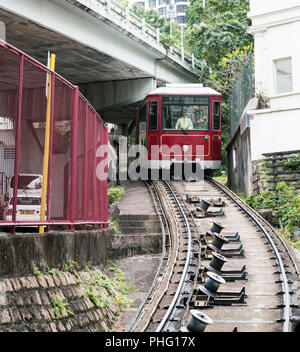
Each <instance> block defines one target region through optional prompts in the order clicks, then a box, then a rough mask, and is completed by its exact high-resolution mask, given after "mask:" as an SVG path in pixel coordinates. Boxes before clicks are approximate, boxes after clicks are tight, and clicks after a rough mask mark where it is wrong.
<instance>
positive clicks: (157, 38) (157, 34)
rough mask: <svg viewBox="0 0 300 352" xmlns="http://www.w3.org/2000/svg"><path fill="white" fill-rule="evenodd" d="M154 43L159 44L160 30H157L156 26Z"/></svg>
mask: <svg viewBox="0 0 300 352" xmlns="http://www.w3.org/2000/svg"><path fill="white" fill-rule="evenodd" d="M156 43H157V45H159V44H160V31H159V28H156Z"/></svg>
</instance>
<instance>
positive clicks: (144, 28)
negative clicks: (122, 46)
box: [142, 18, 146, 36]
mask: <svg viewBox="0 0 300 352" xmlns="http://www.w3.org/2000/svg"><path fill="white" fill-rule="evenodd" d="M145 34H146V23H145V19H144V18H142V35H143V36H144V35H145Z"/></svg>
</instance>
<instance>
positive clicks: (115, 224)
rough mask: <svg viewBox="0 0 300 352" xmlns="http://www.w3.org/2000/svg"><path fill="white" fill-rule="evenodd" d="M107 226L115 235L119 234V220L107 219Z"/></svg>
mask: <svg viewBox="0 0 300 352" xmlns="http://www.w3.org/2000/svg"><path fill="white" fill-rule="evenodd" d="M108 223H109V226H110V227H111V228H112V229H113V231H114V234H115V235H119V234H120V229H119V222H118V219H116V220H111V219H108Z"/></svg>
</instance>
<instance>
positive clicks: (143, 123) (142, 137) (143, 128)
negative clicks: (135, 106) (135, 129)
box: [139, 104, 147, 145]
mask: <svg viewBox="0 0 300 352" xmlns="http://www.w3.org/2000/svg"><path fill="white" fill-rule="evenodd" d="M146 133H147V104H144V106H143V107H142V108H141V110H140V112H139V144H141V145H146Z"/></svg>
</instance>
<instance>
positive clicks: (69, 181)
mask: <svg viewBox="0 0 300 352" xmlns="http://www.w3.org/2000/svg"><path fill="white" fill-rule="evenodd" d="M0 67H1V69H0V116H1V119H2V124H1V125H0V151H1V148H3V149H4V153H0V173H1V180H2V182H1V183H2V184H3V182H4V180H5V187H3V186H2V187H1V188H0V192H1V194H0V231H1V230H3V229H4V228H7V227H10V228H12V232H14V231H15V227H16V226H31V227H32V226H36V225H45V226H48V227H50V226H51V225H56V226H57V225H60V226H65V227H67V228H69V229H73V228H74V226H81V227H82V226H85V227H86V225H87V224H90V225H91V226H93V227H95V226H100V227H106V226H107V224H108V201H107V176H106V171H105V170H106V169H105V168H107V166H106V165H105V162H106V161H105V160H104V158H105V156H106V155H107V140H108V133H107V127H106V125H105V124H104V122H103V121H102V120H101V118H100V116H99V115H98V114H97V113H96V111H95V110H94V109H93V107H92V106H91V104H90V103H89V102H88V101H87V100H86V99H85V98H84V96H83V95H82V94H81V93H79V90H78V87H76V86H74V85H72V84H71V83H70V82H68V81H66V80H65V79H64V78H63V77H61V76H59V75H58V74H56V73H55V72H53V71H51V70H49V69H48V68H47V67H45V66H44V65H42V64H40V63H39V62H38V61H36V60H34V59H33V58H31V57H29V56H28V55H26V54H24V53H23V52H21V51H19V50H18V49H16V48H14V47H12V46H10V45H8V44H6V43H4V42H0ZM50 78H51V80H50ZM49 81H50V82H51V86H50V87H49V85H48V82H49ZM48 91H51V97H52V99H51V112H50V130H49V131H50V133H49V135H50V138H49V142H50V143H49V170H48V182H47V201H46V217H45V219H44V220H43V221H40V211H41V194H42V181H43V159H44V153H45V144H46V142H45V141H46V140H48V139H46V138H45V135H46V115H47V102H48ZM48 107H49V105H48ZM48 111H49V110H48ZM4 122H6V123H4ZM1 126H2V127H1ZM105 148H106V149H105ZM100 163H102V164H103V167H102V168H99V167H98V165H99V164H100ZM15 200H17V201H15Z"/></svg>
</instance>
